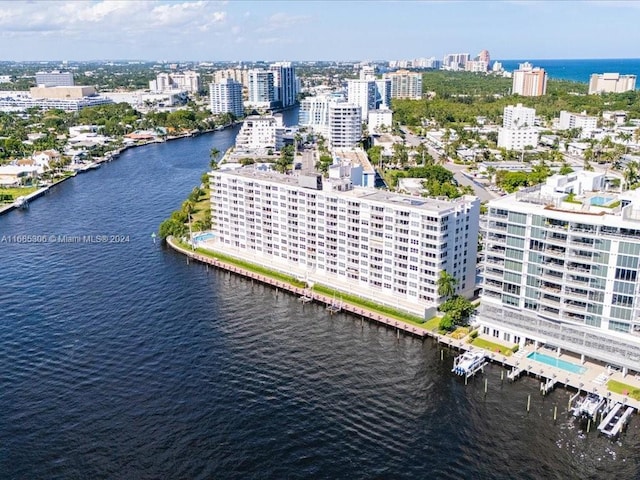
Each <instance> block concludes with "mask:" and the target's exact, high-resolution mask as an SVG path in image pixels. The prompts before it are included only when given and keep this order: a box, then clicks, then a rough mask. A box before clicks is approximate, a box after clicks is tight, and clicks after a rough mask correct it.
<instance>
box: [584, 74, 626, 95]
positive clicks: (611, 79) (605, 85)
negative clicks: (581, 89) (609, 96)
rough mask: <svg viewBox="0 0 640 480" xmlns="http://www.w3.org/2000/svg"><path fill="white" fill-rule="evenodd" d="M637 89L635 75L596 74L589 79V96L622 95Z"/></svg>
mask: <svg viewBox="0 0 640 480" xmlns="http://www.w3.org/2000/svg"><path fill="white" fill-rule="evenodd" d="M635 89H636V76H635V75H620V74H619V73H602V74H598V73H594V74H593V75H591V78H590V79H589V95H595V94H599V93H622V92H629V91H633V90H635Z"/></svg>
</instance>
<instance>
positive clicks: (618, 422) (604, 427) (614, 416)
mask: <svg viewBox="0 0 640 480" xmlns="http://www.w3.org/2000/svg"><path fill="white" fill-rule="evenodd" d="M632 414H633V407H627V408H626V410H625V408H624V405H623V404H622V403H620V402H617V403H616V404H615V405H614V406H613V408H612V409H611V411H610V412H609V413H608V414H607V416H606V417H605V418H604V420H602V422H601V423H600V425H598V430H599V431H600V432H601V433H602V434H603V435H606V436H607V437H609V438H614V437H616V436H617V435H618V434H619V433H620V432H621V431H622V429H623V428H624V426H625V425H626V424H627V422H628V421H629V418H630V417H631V415H632Z"/></svg>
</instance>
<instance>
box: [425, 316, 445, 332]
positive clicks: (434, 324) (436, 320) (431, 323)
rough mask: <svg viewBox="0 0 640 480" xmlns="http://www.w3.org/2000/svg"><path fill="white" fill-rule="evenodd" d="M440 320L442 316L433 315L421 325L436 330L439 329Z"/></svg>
mask: <svg viewBox="0 0 640 480" xmlns="http://www.w3.org/2000/svg"><path fill="white" fill-rule="evenodd" d="M440 320H442V317H433V318H432V319H431V320H427V321H426V322H424V323H423V324H422V326H423V327H424V328H426V329H427V330H429V331H431V332H437V331H438V330H439V329H440Z"/></svg>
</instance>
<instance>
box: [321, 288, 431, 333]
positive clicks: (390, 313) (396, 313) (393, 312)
mask: <svg viewBox="0 0 640 480" xmlns="http://www.w3.org/2000/svg"><path fill="white" fill-rule="evenodd" d="M313 290H314V291H316V292H318V293H322V294H323V295H327V296H330V297H332V296H335V297H336V300H337V299H340V300H342V301H344V302H348V303H350V304H352V305H356V306H358V307H362V308H366V309H367V310H371V311H372V312H377V313H380V314H382V315H385V316H387V317H391V318H395V319H397V320H402V321H403V322H407V323H411V324H413V325H419V326H421V327H424V325H425V323H424V320H423V319H422V318H420V317H419V316H417V315H412V314H410V313H407V312H403V311H401V310H397V309H395V308H392V307H387V306H385V305H380V304H378V303H375V302H372V301H371V300H367V299H364V298H361V297H357V296H355V295H349V294H348V293H344V292H341V291H339V290H334V289H333V288H330V287H327V286H325V285H318V284H315V285H314V286H313Z"/></svg>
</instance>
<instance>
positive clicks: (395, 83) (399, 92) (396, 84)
mask: <svg viewBox="0 0 640 480" xmlns="http://www.w3.org/2000/svg"><path fill="white" fill-rule="evenodd" d="M384 78H386V79H389V80H391V98H408V99H411V100H420V99H421V98H422V73H416V72H410V71H408V70H398V71H395V72H391V73H386V74H385V75H384Z"/></svg>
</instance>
